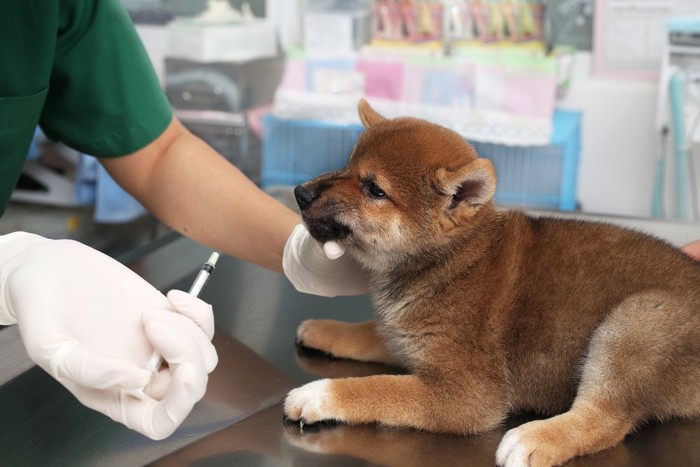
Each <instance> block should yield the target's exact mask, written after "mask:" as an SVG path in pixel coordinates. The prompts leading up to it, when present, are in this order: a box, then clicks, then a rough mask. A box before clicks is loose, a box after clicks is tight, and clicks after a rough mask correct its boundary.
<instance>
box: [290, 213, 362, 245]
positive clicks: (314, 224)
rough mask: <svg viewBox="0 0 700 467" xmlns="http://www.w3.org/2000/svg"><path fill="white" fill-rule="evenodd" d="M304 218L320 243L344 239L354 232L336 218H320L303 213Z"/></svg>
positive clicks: (311, 232)
mask: <svg viewBox="0 0 700 467" xmlns="http://www.w3.org/2000/svg"><path fill="white" fill-rule="evenodd" d="M302 219H304V223H305V224H306V227H307V228H308V229H309V233H310V234H311V236H312V237H313V238H314V239H316V240H317V241H318V242H320V243H325V242H328V241H331V240H335V241H339V240H344V239H346V238H347V237H349V236H350V234H351V233H352V231H351V230H350V227H348V226H347V225H345V224H343V223H342V222H339V221H337V220H336V219H334V218H322V219H319V218H315V217H310V216H307V215H305V214H304V213H302Z"/></svg>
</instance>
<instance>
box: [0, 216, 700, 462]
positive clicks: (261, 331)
mask: <svg viewBox="0 0 700 467" xmlns="http://www.w3.org/2000/svg"><path fill="white" fill-rule="evenodd" d="M620 221H621V223H623V224H626V225H633V226H635V227H638V228H642V229H645V230H650V231H659V229H660V230H663V231H664V232H666V230H665V229H668V228H670V229H671V230H670V232H671V237H674V238H672V240H676V241H677V242H679V243H680V242H683V241H686V240H689V239H691V238H700V227H698V226H685V225H670V227H669V224H664V225H660V224H658V225H656V224H654V223H653V222H652V223H649V222H645V221H634V220H625V219H622V220H620ZM662 235H664V234H663V233H662ZM208 255H209V250H208V249H207V248H205V247H203V246H201V245H198V244H196V243H194V242H192V241H190V240H187V239H184V238H181V237H178V236H171V237H170V238H166V239H164V240H160V241H158V242H156V243H155V244H154V245H151V246H149V247H148V248H146V249H142V250H140V251H138V252H135V253H134V254H133V255H131V256H130V257H127V258H123V260H124V262H125V263H126V264H128V265H129V266H130V267H131V268H132V269H134V270H135V271H136V272H138V273H139V274H141V275H142V276H143V277H145V278H146V279H147V280H149V281H150V282H151V283H153V284H154V285H155V286H156V287H158V288H159V289H161V290H163V291H166V290H168V289H170V288H173V287H175V288H187V287H188V286H189V284H190V282H191V280H192V278H193V276H194V274H195V272H196V270H197V268H198V267H199V266H200V265H201V262H202V261H203V260H204V259H206V258H207V257H208ZM202 298H203V299H205V300H207V301H209V302H210V303H211V304H212V305H213V306H214V310H215V313H216V323H217V332H216V336H215V338H214V343H215V345H216V347H217V350H218V353H219V358H220V362H219V366H218V367H217V369H216V370H215V371H214V372H213V373H212V375H211V378H210V382H209V386H208V389H207V393H206V395H205V397H204V399H203V400H202V401H201V402H200V403H199V404H198V405H197V406H196V407H195V409H194V410H193V412H192V414H191V415H190V417H189V418H188V419H187V420H186V421H185V423H184V424H183V425H182V426H181V427H180V429H178V430H177V431H176V432H175V434H174V435H173V436H172V437H170V438H169V439H167V440H164V441H160V442H154V441H150V440H148V439H147V438H145V437H143V436H141V435H139V434H137V433H135V432H132V431H130V430H128V429H126V428H124V427H122V426H121V425H119V424H117V423H114V422H112V421H111V420H109V419H107V418H106V417H104V416H103V415H101V414H99V413H96V412H93V411H91V410H90V409H87V408H85V407H83V406H82V405H81V404H80V403H79V402H77V401H76V400H75V399H74V398H73V397H72V396H71V395H70V394H69V393H68V392H67V391H66V390H64V389H63V388H62V386H60V385H59V384H58V383H56V382H55V381H54V380H53V379H52V378H50V377H49V376H48V375H46V374H45V373H44V372H43V371H42V370H40V369H39V368H37V367H34V366H33V365H32V364H31V362H30V361H29V360H28V358H27V357H26V355H25V354H24V351H23V349H22V347H21V344H20V342H19V336H18V334H17V331H16V327H8V328H4V329H2V330H0V348H1V349H2V350H0V352H2V358H0V384H2V386H0V426H1V428H0V465H8V466H22V465H27V466H43V465H56V466H59V465H60V466H94V465H101V466H135V465H145V464H153V465H157V466H161V465H162V466H170V465H172V466H181V465H197V466H218V465H222V466H223V465H227V466H229V465H235V466H239V465H240V466H277V465H299V466H314V465H319V466H321V465H322V466H334V465H335V466H341V465H342V466H349V465H397V466H425V465H430V466H432V465H436V466H437V465H440V466H442V465H467V466H471V465H473V466H487V465H493V459H494V453H495V450H496V447H497V445H498V442H499V440H500V438H501V436H502V435H503V433H504V432H505V430H506V429H508V428H510V427H512V426H515V425H517V424H519V423H522V422H523V421H524V420H527V419H529V417H528V416H527V415H525V416H519V417H513V418H512V419H510V420H509V421H508V423H507V424H506V426H504V427H503V428H502V429H500V430H496V431H493V432H490V433H487V434H484V435H481V436H471V437H458V436H444V435H436V434H431V433H421V432H416V431H409V430H392V429H385V428H380V427H375V426H361V427H350V426H342V425H337V426H332V425H326V426H321V427H317V429H315V430H313V429H312V430H308V429H306V428H305V432H304V434H301V433H300V432H299V430H298V428H296V427H285V426H284V425H283V423H282V409H281V405H280V403H281V401H282V400H283V398H284V396H285V394H286V393H287V391H288V390H290V389H291V388H293V387H295V386H297V385H299V384H301V383H304V382H307V381H311V380H313V379H316V378H319V377H327V376H331V377H340V376H355V375H366V374H373V373H378V372H383V371H391V370H390V369H388V368H384V367H382V366H381V365H373V364H362V363H357V362H350V361H344V360H328V359H326V358H324V357H321V356H318V355H300V354H298V353H297V351H296V349H295V347H294V334H295V330H296V326H297V325H298V324H299V323H300V322H301V321H302V320H303V319H306V318H310V317H333V318H337V319H343V320H347V321H361V320H365V319H368V318H370V317H371V316H372V309H371V304H370V301H369V299H368V298H367V297H352V298H335V299H327V298H320V297H313V296H308V295H303V294H299V293H297V292H296V291H294V289H293V288H292V287H291V286H290V285H289V284H288V283H287V281H286V279H284V278H283V277H282V276H280V275H277V274H275V273H272V272H270V271H266V270H263V269H261V268H259V267H256V266H253V265H250V264H247V263H243V262H241V261H238V260H234V259H232V258H228V257H223V258H222V259H221V260H220V262H219V264H218V265H217V271H216V273H215V274H214V275H213V276H212V278H211V281H210V283H209V285H208V286H207V288H206V289H205V290H204V292H203V294H202ZM407 410H410V408H407ZM570 465H582V466H583V465H585V466H589V465H590V466H600V465H610V466H638V465H649V466H693V465H696V466H700V422H696V421H682V420H673V421H670V422H667V423H665V424H656V423H652V424H649V425H647V426H645V427H642V428H641V429H640V430H639V431H638V432H636V433H635V434H632V435H630V436H628V437H627V439H626V440H625V442H624V443H623V444H621V445H620V446H618V447H616V448H613V449H611V450H608V451H606V452H604V453H601V454H598V455H595V456H590V457H586V458H580V459H576V460H574V461H572V462H571V463H570Z"/></svg>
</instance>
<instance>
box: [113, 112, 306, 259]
mask: <svg viewBox="0 0 700 467" xmlns="http://www.w3.org/2000/svg"><path fill="white" fill-rule="evenodd" d="M103 164H104V165H105V167H106V168H107V170H108V171H109V172H110V174H111V175H112V176H113V177H114V178H115V180H116V181H117V182H118V183H120V184H121V185H122V186H123V187H124V188H125V189H127V191H129V192H130V193H131V194H133V195H134V196H135V197H136V198H137V199H139V201H141V202H142V203H143V204H144V206H145V207H146V208H147V209H148V210H149V211H150V212H151V213H153V214H154V215H155V216H156V217H157V218H158V219H160V220H161V221H162V222H164V223H165V224H167V225H168V226H170V227H172V228H174V229H175V230H177V231H179V232H181V233H182V234H184V235H186V236H188V237H189V238H191V239H193V240H196V241H198V242H201V243H203V244H206V245H208V246H210V247H212V248H214V249H216V250H218V251H221V252H222V253H226V254H229V255H232V256H235V257H238V258H241V259H244V260H247V261H251V262H254V263H256V264H259V265H261V266H264V267H266V268H268V269H272V270H275V271H278V272H281V271H282V251H283V249H284V245H285V242H286V240H287V238H288V237H289V234H290V233H291V231H292V229H293V228H294V226H295V225H296V224H298V223H299V222H300V219H299V216H298V215H297V214H296V213H295V212H293V211H292V210H290V209H289V208H287V207H286V206H284V205H283V204H282V203H280V202H278V201H277V200H275V199H274V198H272V197H271V196H269V195H268V194H266V193H265V192H263V191H262V190H260V189H259V188H258V187H257V186H256V185H255V184H254V183H252V182H251V181H250V180H249V179H248V178H247V177H246V176H245V175H244V174H243V173H242V172H240V171H239V170H238V169H237V168H235V167H234V166H233V165H232V164H231V163H230V162H228V161H227V160H226V159H224V158H223V157H222V156H220V155H219V154H217V153H216V152H215V151H214V150H213V149H212V148H211V147H209V146H208V145H206V144H205V143H204V142H203V141H201V140H200V139H199V138H196V137H195V136H193V135H192V134H191V133H190V132H189V131H187V130H185V129H184V128H183V127H182V126H181V124H179V123H178V122H177V120H173V123H172V124H171V125H170V127H169V128H168V129H167V130H166V132H165V133H164V135H162V136H161V138H159V139H158V140H157V141H155V142H154V143H152V144H151V145H149V146H148V147H147V148H144V149H143V150H141V151H139V152H137V153H134V154H132V155H129V156H125V157H120V158H116V159H110V160H104V161H103Z"/></svg>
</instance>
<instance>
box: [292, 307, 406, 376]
mask: <svg viewBox="0 0 700 467" xmlns="http://www.w3.org/2000/svg"><path fill="white" fill-rule="evenodd" d="M296 341H297V345H299V346H301V347H308V348H311V349H315V350H320V351H322V352H324V353H327V354H329V355H331V356H333V357H337V358H348V359H351V360H358V361H361V362H376V363H385V364H388V365H395V366H399V365H400V362H399V361H398V360H397V359H396V358H395V357H394V356H392V355H391V354H390V353H389V352H388V351H387V349H386V346H385V345H384V339H383V338H382V336H381V334H380V333H379V331H378V330H377V322H376V321H365V322H362V323H345V322H342V321H336V320H332V319H308V320H306V321H304V322H302V323H301V324H300V325H299V327H298V328H297V337H296Z"/></svg>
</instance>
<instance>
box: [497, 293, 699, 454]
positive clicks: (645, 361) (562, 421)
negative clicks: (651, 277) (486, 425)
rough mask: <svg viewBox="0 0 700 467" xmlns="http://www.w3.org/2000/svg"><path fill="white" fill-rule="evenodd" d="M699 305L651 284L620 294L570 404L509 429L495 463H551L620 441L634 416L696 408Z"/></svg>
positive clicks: (687, 414)
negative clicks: (633, 293) (650, 287)
mask: <svg viewBox="0 0 700 467" xmlns="http://www.w3.org/2000/svg"><path fill="white" fill-rule="evenodd" d="M698 310H700V306H698V301H697V300H696V297H692V298H688V299H686V300H678V299H677V298H674V297H673V296H672V295H671V294H666V293H663V292H653V293H652V292H650V293H645V294H640V295H636V296H633V297H630V298H628V299H627V300H625V301H623V302H622V303H621V304H620V305H619V306H618V307H617V308H616V309H614V310H613V311H612V312H611V314H610V315H609V316H608V317H607V318H606V320H605V321H604V322H603V323H602V324H601V325H600V326H599V327H598V329H597V330H596V331H595V333H594V334H593V336H592V338H591V341H590V346H589V350H588V355H587V356H586V358H585V361H584V363H583V367H582V374H581V382H580V384H579V388H578V394H577V396H576V399H575V401H574V403H573V405H572V407H571V409H570V410H569V411H568V412H566V413H563V414H561V415H557V416H555V417H552V418H550V419H547V420H540V421H534V422H530V423H526V424H524V425H521V426H519V427H517V428H514V429H512V430H510V431H509V432H508V433H506V435H505V436H504V438H503V440H502V441H501V444H500V446H499V447H498V451H497V453H496V461H497V463H498V464H499V465H502V466H506V467H513V466H550V465H559V464H561V463H563V462H565V461H567V460H569V459H571V458H572V457H575V456H579V455H583V454H590V453H594V452H598V451H601V450H603V449H607V448H609V447H612V446H614V445H616V444H618V443H619V442H621V441H622V440H623V439H624V437H625V436H626V435H627V433H629V432H630V431H631V430H632V429H633V428H634V427H635V425H636V424H638V423H639V422H642V421H645V420H648V419H653V418H656V419H663V418H667V417H669V416H685V417H691V416H697V415H700V393H699V392H698V390H697V388H698V387H699V386H700V313H698Z"/></svg>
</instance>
